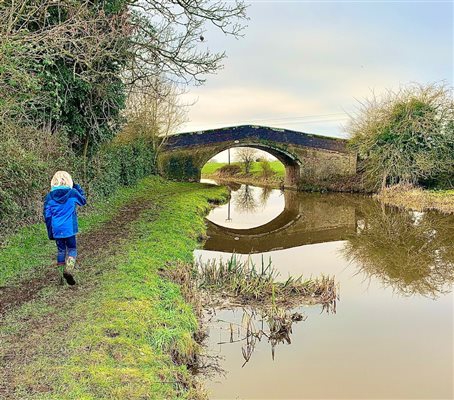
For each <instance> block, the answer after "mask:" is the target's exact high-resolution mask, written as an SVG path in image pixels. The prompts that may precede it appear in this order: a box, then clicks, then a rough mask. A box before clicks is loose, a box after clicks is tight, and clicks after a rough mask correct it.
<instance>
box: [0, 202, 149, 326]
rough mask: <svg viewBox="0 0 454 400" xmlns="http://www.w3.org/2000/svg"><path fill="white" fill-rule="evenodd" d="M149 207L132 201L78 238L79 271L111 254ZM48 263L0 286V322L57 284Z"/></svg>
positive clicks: (51, 265)
mask: <svg viewBox="0 0 454 400" xmlns="http://www.w3.org/2000/svg"><path fill="white" fill-rule="evenodd" d="M150 206H151V204H150V201H149V200H143V199H139V200H135V201H133V202H132V203H130V204H127V205H125V206H122V207H120V209H119V210H118V212H117V213H116V214H115V215H114V216H113V217H112V219H111V220H109V221H107V222H105V223H104V224H102V225H101V226H100V227H98V228H96V229H95V230H93V231H90V232H88V233H82V234H80V235H78V236H77V248H78V253H79V256H78V259H77V260H78V265H79V266H80V268H84V264H85V260H87V259H92V258H94V257H102V256H103V255H106V253H109V254H111V252H112V251H113V250H114V248H115V246H116V245H117V244H119V242H121V241H122V240H124V239H125V238H127V237H128V234H129V232H128V226H129V225H130V223H131V222H133V221H135V220H136V219H138V218H139V216H140V214H141V212H142V211H143V210H145V209H147V208H150ZM55 251H56V250H55ZM52 259H53V258H52ZM49 261H50V263H49V265H48V266H47V267H45V268H44V269H41V270H39V271H37V272H36V276H32V277H28V278H26V279H23V280H20V281H19V282H16V283H15V284H14V285H12V286H3V287H0V321H1V320H2V316H3V315H5V314H6V313H7V312H9V311H11V310H12V309H14V308H17V307H20V306H21V305H23V304H24V303H26V302H29V301H31V300H33V299H34V298H35V297H36V295H37V294H38V293H39V292H40V291H42V290H43V289H44V288H45V287H46V286H48V285H56V284H58V281H59V276H58V273H57V268H56V263H55V261H54V262H52V261H51V260H49Z"/></svg>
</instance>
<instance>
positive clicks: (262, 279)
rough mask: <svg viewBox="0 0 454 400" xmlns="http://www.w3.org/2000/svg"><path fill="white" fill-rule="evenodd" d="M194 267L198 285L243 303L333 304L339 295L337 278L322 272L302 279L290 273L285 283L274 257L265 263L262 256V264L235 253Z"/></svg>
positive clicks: (199, 263)
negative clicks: (244, 258)
mask: <svg viewBox="0 0 454 400" xmlns="http://www.w3.org/2000/svg"><path fill="white" fill-rule="evenodd" d="M195 267H196V271H197V272H196V275H197V280H198V287H199V288H201V289H205V290H208V291H210V292H213V291H214V292H216V293H218V294H219V295H221V296H222V297H225V298H232V297H233V298H235V299H237V300H239V301H243V302H251V301H253V302H261V303H263V302H267V303H279V304H282V303H292V302H294V301H295V300H297V301H300V300H302V299H305V300H308V301H310V302H311V303H321V304H331V305H333V303H335V301H336V299H337V298H338V285H337V284H336V283H335V281H334V277H328V276H323V275H322V276H321V277H319V278H316V279H311V278H309V279H303V277H302V276H299V277H297V278H294V277H291V276H289V277H288V279H287V280H286V281H284V282H281V281H277V280H276V279H277V278H278V276H279V273H278V271H277V270H276V269H275V268H274V267H273V265H272V262H271V259H269V260H268V262H265V260H264V258H263V257H262V259H261V263H260V265H256V264H255V263H254V262H253V261H252V260H251V258H250V257H247V259H246V260H244V261H243V260H242V259H241V257H238V256H237V255H236V254H233V255H232V256H231V257H230V258H229V259H228V260H226V261H224V260H222V259H221V260H209V261H207V262H202V261H199V262H197V263H196V265H195ZM334 307H335V306H334Z"/></svg>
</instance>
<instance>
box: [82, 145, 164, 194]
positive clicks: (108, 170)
mask: <svg viewBox="0 0 454 400" xmlns="http://www.w3.org/2000/svg"><path fill="white" fill-rule="evenodd" d="M153 159H154V152H153V146H152V144H151V143H150V142H148V141H146V140H144V139H137V140H134V141H132V142H129V143H117V142H115V141H114V142H111V143H109V144H106V145H104V146H103V147H102V148H101V149H100V151H99V152H98V153H97V154H96V156H95V157H94V158H93V159H92V160H90V164H89V167H88V187H87V191H88V193H89V195H90V196H91V197H97V198H102V197H106V196H109V195H111V194H112V193H114V192H115V191H116V189H117V188H118V187H120V186H129V185H133V184H135V183H136V182H137V181H138V180H139V179H141V178H143V177H145V176H147V175H151V174H154V173H155V166H154V165H153Z"/></svg>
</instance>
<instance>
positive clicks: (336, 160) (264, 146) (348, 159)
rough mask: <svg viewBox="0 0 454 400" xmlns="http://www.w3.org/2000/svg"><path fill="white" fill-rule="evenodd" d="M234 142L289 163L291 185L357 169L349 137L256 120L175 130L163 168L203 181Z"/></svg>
mask: <svg viewBox="0 0 454 400" xmlns="http://www.w3.org/2000/svg"><path fill="white" fill-rule="evenodd" d="M233 147H253V148H256V149H260V150H264V151H266V152H268V153H270V154H272V155H273V156H275V157H276V158H277V159H278V160H279V161H281V162H282V163H283V164H284V166H285V169H286V174H285V181H284V186H285V187H288V188H293V189H298V188H299V187H300V186H301V185H303V184H304V183H313V184H316V185H317V184H325V183H327V182H333V181H337V182H338V181H342V180H346V179H348V178H351V177H352V176H354V175H355V174H356V154H354V153H352V152H350V151H349V150H348V148H347V141H346V140H345V139H337V138H330V137H324V136H318V135H312V134H308V133H303V132H297V131H291V130H288V129H278V128H269V127H264V126H255V125H241V126H234V127H229V128H221V129H212V130H206V131H200V132H191V133H181V134H177V135H172V136H170V137H169V138H168V140H167V143H166V146H165V148H164V150H163V151H162V152H161V154H160V155H159V158H158V167H159V170H160V172H161V174H162V175H164V176H166V177H167V178H169V179H176V180H183V181H198V180H199V179H200V175H201V170H202V168H203V166H204V165H205V163H206V162H207V161H208V160H209V159H211V158H212V157H214V156H215V155H216V154H218V153H220V152H221V151H224V150H227V149H229V148H233Z"/></svg>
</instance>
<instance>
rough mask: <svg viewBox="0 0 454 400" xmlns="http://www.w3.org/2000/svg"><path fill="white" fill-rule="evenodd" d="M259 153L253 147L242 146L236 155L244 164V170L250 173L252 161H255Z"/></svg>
mask: <svg viewBox="0 0 454 400" xmlns="http://www.w3.org/2000/svg"><path fill="white" fill-rule="evenodd" d="M256 155H257V150H256V149H253V148H251V147H240V148H239V149H238V150H237V152H236V156H237V158H238V159H239V160H240V162H241V163H242V164H243V166H244V172H245V173H246V174H249V172H250V171H251V167H252V163H253V162H254V160H255V158H256Z"/></svg>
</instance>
